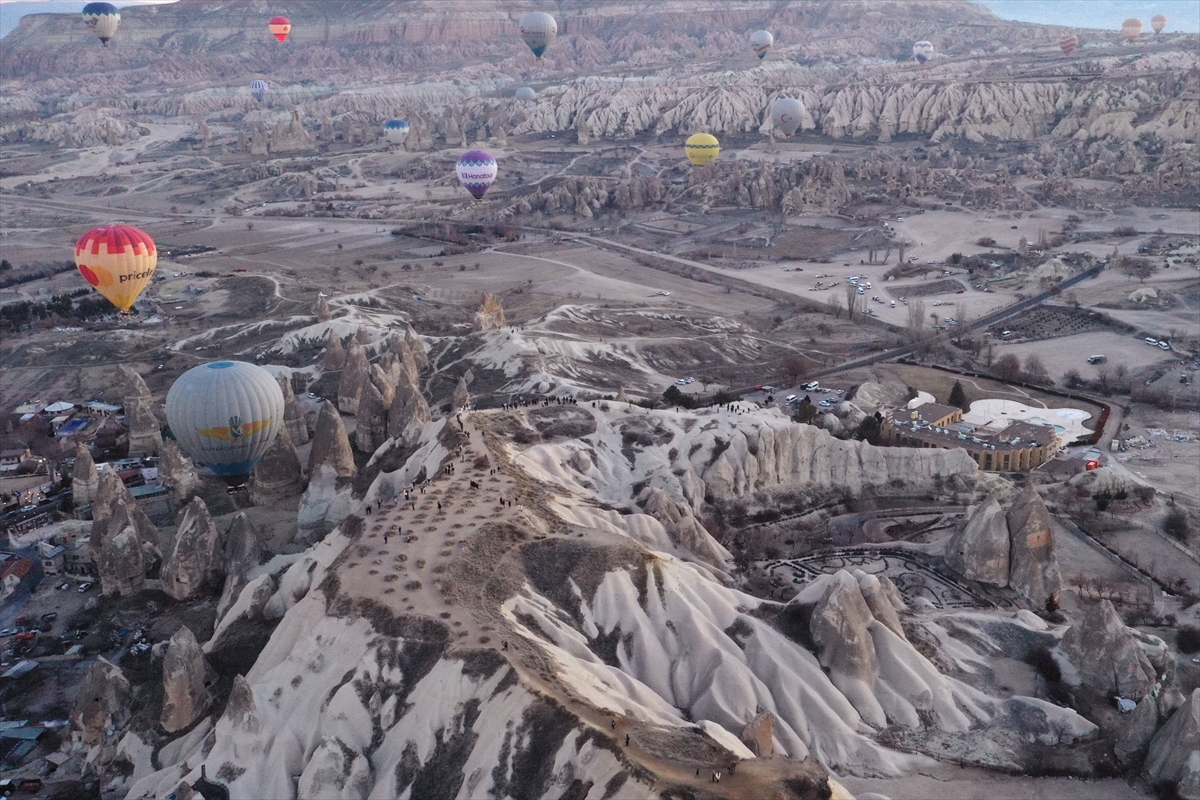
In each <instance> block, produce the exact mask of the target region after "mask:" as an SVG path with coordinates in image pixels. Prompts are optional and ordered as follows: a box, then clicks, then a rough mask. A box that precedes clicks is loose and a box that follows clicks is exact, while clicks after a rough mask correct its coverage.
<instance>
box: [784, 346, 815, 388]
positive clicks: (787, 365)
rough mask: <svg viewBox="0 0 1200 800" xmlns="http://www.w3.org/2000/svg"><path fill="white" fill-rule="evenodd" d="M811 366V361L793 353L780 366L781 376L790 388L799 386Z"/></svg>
mask: <svg viewBox="0 0 1200 800" xmlns="http://www.w3.org/2000/svg"><path fill="white" fill-rule="evenodd" d="M810 366H811V364H810V362H809V360H808V359H807V358H805V357H804V356H802V355H800V354H799V353H793V354H792V355H790V356H788V357H787V358H785V359H784V360H783V363H782V364H780V369H779V371H780V374H781V375H782V376H783V379H784V382H785V383H787V384H788V385H789V386H792V385H794V384H797V383H799V382H800V381H801V379H802V378H804V376H805V375H807V374H808V370H809V367H810Z"/></svg>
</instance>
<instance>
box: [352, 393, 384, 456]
mask: <svg viewBox="0 0 1200 800" xmlns="http://www.w3.org/2000/svg"><path fill="white" fill-rule="evenodd" d="M343 374H345V373H343ZM386 440H387V406H386V405H384V402H383V395H382V394H380V392H379V390H378V389H376V388H375V384H374V383H373V382H371V381H367V382H366V384H365V385H364V386H363V389H362V398H361V399H360V400H359V403H358V417H357V418H356V420H355V428H354V444H355V446H356V447H357V448H358V451H359V452H360V453H374V452H375V450H376V448H378V447H379V445H381V444H383V443H384V442H385V441H386Z"/></svg>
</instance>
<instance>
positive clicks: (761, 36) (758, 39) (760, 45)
mask: <svg viewBox="0 0 1200 800" xmlns="http://www.w3.org/2000/svg"><path fill="white" fill-rule="evenodd" d="M773 44H775V37H774V36H772V35H771V32H770V31H755V32H754V33H752V34H750V48H751V49H752V50H754V55H756V56H758V57H759V58H766V57H767V52H768V51H769V50H770V49H771V45H773Z"/></svg>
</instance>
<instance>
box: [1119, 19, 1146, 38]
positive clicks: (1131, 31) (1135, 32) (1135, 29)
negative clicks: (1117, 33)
mask: <svg viewBox="0 0 1200 800" xmlns="http://www.w3.org/2000/svg"><path fill="white" fill-rule="evenodd" d="M1121 33H1123V34H1125V41H1127V42H1132V41H1134V40H1135V39H1137V38H1138V37H1139V36H1141V35H1142V21H1141V20H1140V19H1136V18H1134V17H1130V18H1129V19H1127V20H1125V21H1124V22H1122V23H1121Z"/></svg>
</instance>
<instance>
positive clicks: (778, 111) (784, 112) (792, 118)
mask: <svg viewBox="0 0 1200 800" xmlns="http://www.w3.org/2000/svg"><path fill="white" fill-rule="evenodd" d="M803 119H804V103H801V102H800V101H799V100H797V99H796V98H794V97H781V98H779V99H778V100H776V101H775V103H774V105H772V106H771V122H773V123H774V124H775V127H776V128H778V129H779V130H780V131H782V132H783V135H784V136H785V137H787V138H789V139H790V138H792V134H794V133H795V132H796V129H797V128H799V127H800V123H801V122H802V121H803Z"/></svg>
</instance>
